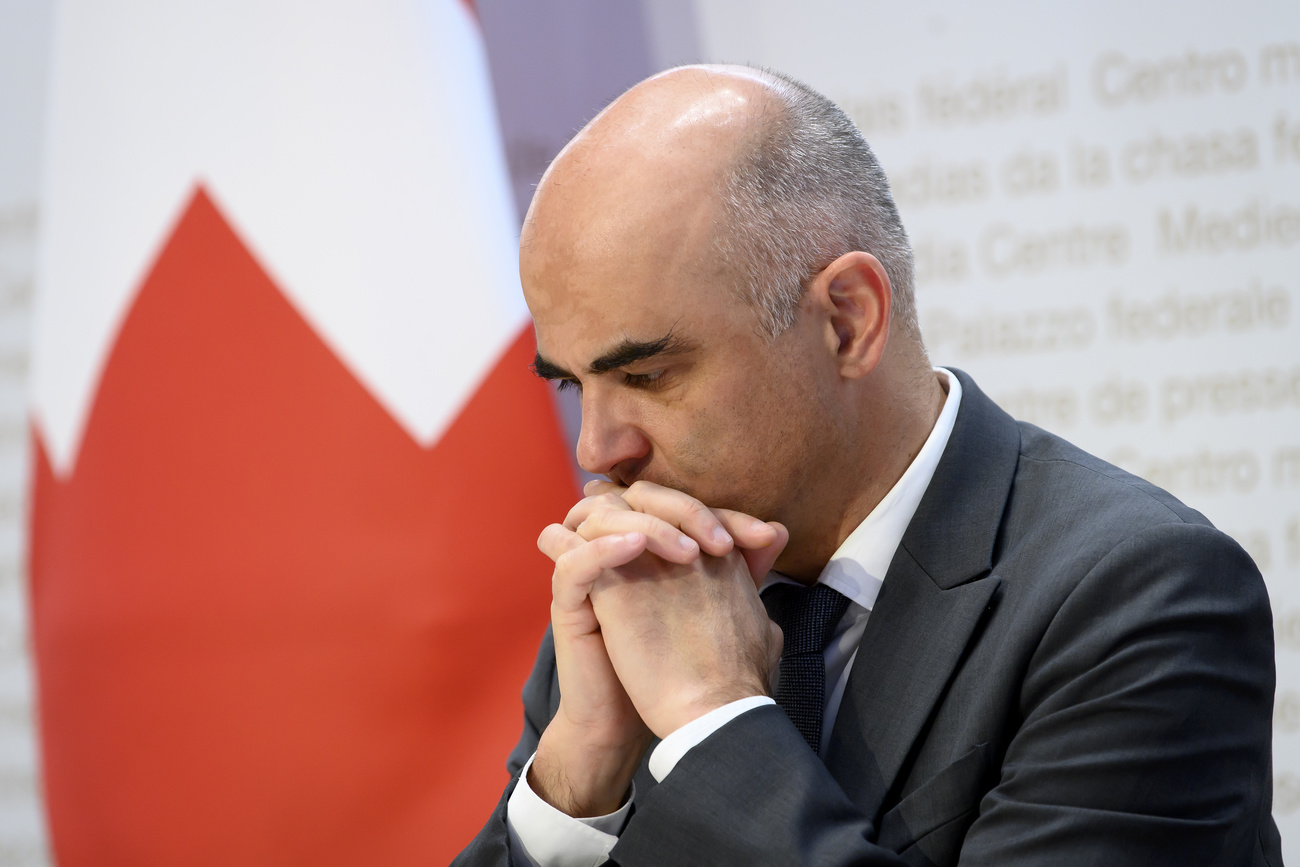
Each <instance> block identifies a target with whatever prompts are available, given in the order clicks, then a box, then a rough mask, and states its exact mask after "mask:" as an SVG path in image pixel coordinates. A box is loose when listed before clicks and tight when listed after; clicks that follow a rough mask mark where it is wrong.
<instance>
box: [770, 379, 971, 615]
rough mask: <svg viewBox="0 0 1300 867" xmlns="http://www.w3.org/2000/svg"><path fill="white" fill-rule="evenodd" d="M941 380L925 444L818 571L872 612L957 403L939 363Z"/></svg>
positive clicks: (955, 387) (956, 385)
mask: <svg viewBox="0 0 1300 867" xmlns="http://www.w3.org/2000/svg"><path fill="white" fill-rule="evenodd" d="M935 373H937V374H939V377H940V379H941V381H943V380H946V382H947V387H948V388H947V390H948V397H947V398H946V399H945V400H944V403H943V409H942V410H941V411H940V412H939V418H938V419H937V420H936V421H935V423H934V428H933V429H931V431H930V435H929V436H928V437H926V439H925V444H924V445H922V446H921V450H920V451H919V452H917V455H916V457H915V458H914V459H913V460H912V463H911V464H910V465H909V466H908V468H907V470H906V471H904V473H903V475H902V477H901V478H900V479H899V480H898V482H897V483H895V485H894V486H893V487H892V488H890V489H889V493H887V494H885V496H884V499H882V500H881V501H880V502H879V503H878V504H877V505H876V507H875V508H874V509H872V510H871V514H869V515H867V517H866V518H864V519H863V521H862V523H861V524H858V526H857V527H856V528H855V529H854V530H853V532H852V533H850V534H849V536H848V538H847V539H845V540H844V541H843V542H842V543H841V544H840V547H839V548H838V549H837V550H836V551H835V554H834V555H833V556H832V557H831V559H830V562H829V563H827V564H826V568H824V569H823V570H822V573H821V575H819V576H818V578H817V581H818V582H819V583H822V584H826V585H828V586H829V587H832V588H834V589H835V590H838V591H839V592H840V593H843V594H844V595H845V596H847V597H849V601H850V602H854V603H856V604H858V605H861V606H862V607H863V608H865V609H866V610H868V611H870V610H871V609H872V607H873V606H874V605H875V604H876V597H877V596H878V595H879V594H880V585H881V584H882V583H883V582H884V580H885V573H886V572H887V571H888V570H889V564H890V562H891V561H892V560H893V559H894V552H896V551H897V550H898V546H899V544H900V543H901V542H902V541H903V534H904V533H905V532H906V531H907V525H908V524H910V523H911V522H912V516H913V515H915V514H916V509H917V507H918V506H919V505H920V504H921V498H922V497H923V496H925V490H926V488H928V487H929V486H930V479H932V478H933V477H934V470H935V468H936V467H937V466H938V465H939V458H940V457H942V456H943V450H944V448H946V447H947V445H948V438H949V437H950V436H951V435H952V428H953V424H954V423H956V421H957V407H958V405H959V404H960V403H961V382H959V381H958V379H957V377H955V376H953V375H952V374H951V373H949V372H948V371H947V370H945V369H944V368H942V367H936V368H935ZM789 580H790V579H788V578H786V577H785V576H783V575H779V574H777V573H775V572H772V573H769V574H768V576H767V579H766V580H765V581H764V582H763V586H764V587H767V586H768V585H770V584H775V583H777V582H780V581H789Z"/></svg>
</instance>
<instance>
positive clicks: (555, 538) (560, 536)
mask: <svg viewBox="0 0 1300 867" xmlns="http://www.w3.org/2000/svg"><path fill="white" fill-rule="evenodd" d="M585 541H586V540H585V539H583V538H582V537H581V536H579V535H578V534H577V533H575V532H573V531H572V530H570V529H569V528H568V527H565V526H562V525H560V524H548V525H546V527H545V528H544V529H543V530H542V533H541V535H540V536H538V537H537V549H538V550H539V551H541V552H542V553H543V554H545V555H546V556H547V557H550V558H551V560H552V561H554V560H558V559H560V555H561V554H564V553H565V552H567V551H572V550H573V549H574V548H577V547H578V546H579V545H581V544H582V543H583V542H585Z"/></svg>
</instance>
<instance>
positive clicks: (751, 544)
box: [713, 509, 778, 548]
mask: <svg viewBox="0 0 1300 867" xmlns="http://www.w3.org/2000/svg"><path fill="white" fill-rule="evenodd" d="M713 516H714V517H715V518H717V519H718V522H719V523H720V524H722V527H723V529H725V530H726V531H727V532H728V533H730V534H731V538H732V539H733V540H735V543H736V547H737V548H766V547H767V546H768V545H771V544H772V543H773V542H775V541H776V540H777V535H778V534H777V532H776V530H775V529H773V527H772V525H771V524H768V523H767V522H765V521H760V520H759V519H758V518H754V517H751V516H749V515H746V514H745V513H744V512H733V511H732V510H731V509H714V510H713Z"/></svg>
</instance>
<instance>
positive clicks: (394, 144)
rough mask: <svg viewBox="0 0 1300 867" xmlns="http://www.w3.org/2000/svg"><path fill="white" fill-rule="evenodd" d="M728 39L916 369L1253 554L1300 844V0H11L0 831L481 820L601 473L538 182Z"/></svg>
mask: <svg viewBox="0 0 1300 867" xmlns="http://www.w3.org/2000/svg"><path fill="white" fill-rule="evenodd" d="M700 60H705V61H724V62H743V63H753V64H759V65H767V66H771V67H774V68H776V69H778V70H781V71H784V72H787V73H791V74H793V75H795V76H797V77H800V78H802V79H804V80H806V81H807V82H809V83H810V84H812V85H813V86H814V87H816V88H818V89H820V90H822V91H823V92H825V93H826V94H827V95H829V96H830V97H831V98H833V99H835V100H836V101H837V102H839V103H840V104H841V105H842V106H843V107H844V108H845V109H846V110H847V111H848V112H849V114H850V115H851V116H852V117H853V118H854V119H855V120H856V121H857V123H858V124H859V126H860V127H861V128H862V130H863V132H864V133H865V134H866V136H867V139H868V141H869V142H870V143H871V144H872V146H873V147H874V149H875V150H876V152H877V154H878V156H879V157H880V159H881V161H882V163H883V165H884V167H885V169H886V171H887V172H888V174H889V177H890V181H891V184H892V185H893V188H894V193H895V197H896V199H897V201H898V203H899V207H900V210H901V211H902V215H903V219H904V223H905V225H906V226H907V228H908V231H909V233H910V235H911V237H912V241H913V245H914V248H915V251H916V262H917V293H918V307H919V309H920V315H921V323H922V329H923V331H924V334H925V337H926V340H927V344H928V346H929V348H930V351H931V355H932V358H933V359H934V360H935V362H936V363H939V364H944V365H949V366H957V367H961V368H963V369H965V370H967V371H968V372H970V373H971V374H972V375H973V376H974V377H975V378H976V380H977V381H978V382H979V383H980V385H981V386H982V387H983V388H984V390H985V391H987V392H988V393H989V394H990V395H991V396H993V397H994V398H995V399H997V400H998V401H999V402H1000V403H1001V404H1002V405H1003V406H1004V407H1006V408H1007V409H1008V410H1009V411H1010V412H1012V414H1013V415H1016V416H1017V417H1020V418H1023V419H1027V420H1030V421H1033V422H1035V423H1037V424H1040V425H1042V426H1043V427H1046V428H1048V429H1050V430H1053V431H1055V432H1057V433H1060V434H1062V435H1064V436H1065V437H1067V438H1068V439H1071V440H1073V441H1075V442H1076V443H1078V444H1079V445H1081V446H1083V447H1084V448H1087V449H1089V450H1091V451H1093V452H1096V453H1097V454H1099V455H1101V456H1102V457H1104V458H1106V459H1108V460H1111V461H1113V462H1115V463H1117V464H1119V465H1120V466H1123V467H1124V468H1126V469H1129V470H1131V471H1133V472H1135V473H1137V474H1139V475H1142V476H1144V477H1146V478H1148V479H1150V480H1151V481H1153V482H1155V483H1156V484H1159V485H1161V486H1164V487H1166V488H1168V489H1170V490H1171V491H1173V492H1174V493H1175V494H1176V495H1177V496H1179V497H1180V498H1182V499H1183V500H1185V501H1186V502H1187V503H1189V504H1190V505H1192V506H1193V507H1195V508H1197V509H1199V510H1201V511H1202V512H1204V513H1205V514H1206V515H1207V516H1209V517H1210V518H1211V520H1213V521H1214V522H1215V523H1216V524H1217V525H1218V526H1219V527H1221V528H1222V529H1224V530H1225V531H1227V532H1228V533H1230V534H1232V535H1233V536H1234V537H1235V538H1236V539H1237V540H1238V541H1239V542H1241V544H1242V545H1243V546H1244V547H1245V548H1246V549H1247V550H1248V551H1249V552H1250V554H1251V555H1252V557H1253V558H1254V559H1255V561H1256V563H1257V564H1258V565H1259V567H1260V569H1261V570H1262V571H1263V573H1264V576H1265V579H1266V581H1267V583H1268V587H1269V592H1270V596H1271V599H1272V604H1273V611H1274V617H1275V635H1276V642H1277V654H1278V689H1277V699H1276V713H1275V720H1274V730H1275V755H1274V784H1275V794H1274V814H1275V816H1276V818H1277V821H1278V825H1279V827H1280V829H1281V832H1282V838H1283V846H1284V849H1285V851H1286V853H1287V857H1288V858H1289V859H1291V860H1295V859H1297V858H1300V842H1297V841H1298V840H1300V325H1298V324H1297V319H1300V310H1298V309H1297V305H1300V7H1298V6H1296V5H1295V4H1284V3H1276V2H1271V0H1243V2H1239V3H1234V4H1222V3H1212V2H1208V0H1195V2H1188V0H1184V2H1178V3H1175V2H1172V0H1159V2H1157V0H1146V2H1133V0H1125V2H1120V0H1089V2H1086V3H1085V2H1081V0H1080V2H1074V0H1071V2H1058V3H1052V4H1043V3H1032V2H1027V0H984V2H981V3H958V2H955V0H915V2H912V3H907V4H897V3H883V2H874V0H871V2H865V0H859V2H851V0H804V2H801V3H797V4H796V3H788V2H787V3H781V2H776V0H747V2H740V0H614V2H611V0H550V2H546V3H535V2H529V0H477V2H474V3H472V4H471V3H468V2H461V0H441V2H439V0H423V2H416V0H383V2H367V3H361V2H359V0H357V2H331V3H313V4H308V3H304V2H286V0H270V2H263V3H251V2H225V3H222V4H212V3H201V2H190V0H184V2H181V0H171V2H145V0H120V2H89V0H68V2H63V3H56V2H51V0H0V867H4V865H44V864H52V863H59V864H64V865H69V864H101V865H102V864H119V863H120V864H172V863H187V864H209V863H210V864H229V863H240V864H263V863H264V864H282V863H290V862H293V863H296V862H300V861H311V862H313V863H317V864H334V863H337V864H352V863H367V864H389V863H391V864H405V863H443V862H445V861H446V860H448V859H449V858H450V857H451V855H452V854H453V853H454V852H455V851H457V850H459V848H460V847H461V846H462V845H463V844H464V843H465V842H467V841H468V839H469V838H470V837H472V836H473V834H474V833H475V832H476V831H477V828H478V825H479V824H480V823H481V821H482V820H483V819H484V818H485V817H486V816H487V814H488V812H489V811H490V810H491V808H492V805H493V804H494V803H495V798H496V794H497V793H499V791H500V789H501V787H502V786H503V785H504V783H505V774H504V770H503V762H504V758H505V754H506V752H507V751H508V749H509V746H510V745H511V743H512V742H513V740H514V738H515V736H516V735H517V731H518V727H519V720H518V704H517V701H518V698H517V697H518V689H519V686H520V685H521V683H522V680H523V677H524V676H525V674H526V673H527V670H528V666H529V665H530V664H531V658H532V653H533V650H534V649H535V647H536V642H537V640H538V638H539V637H540V634H541V631H542V629H543V628H544V626H545V622H546V600H547V596H548V594H547V589H548V588H547V587H546V586H545V581H546V576H547V574H548V570H547V568H546V565H547V564H546V563H545V562H544V561H542V560H541V559H540V555H538V554H536V552H535V551H532V550H530V549H531V548H532V540H533V539H534V538H535V533H536V531H537V529H538V528H540V527H541V526H542V525H543V524H545V523H547V522H548V521H549V520H553V519H554V517H555V515H556V514H559V513H561V512H562V511H563V510H564V509H565V508H566V506H567V504H568V503H569V502H571V500H572V498H573V497H574V496H575V493H574V491H575V482H576V481H579V480H580V479H579V478H578V477H579V475H580V474H579V473H578V471H577V469H576V467H574V466H573V464H572V458H571V449H569V448H568V446H567V445H566V443H567V442H571V441H572V438H573V436H574V435H575V433H576V429H577V424H578V421H579V420H578V416H577V410H576V407H575V406H573V405H572V404H571V403H566V402H563V401H558V400H557V399H556V398H555V396H554V395H552V394H550V393H549V392H548V391H546V390H545V389H544V388H543V387H541V386H540V385H539V384H537V383H535V382H532V381H531V380H529V379H528V377H527V376H525V375H524V374H525V373H526V371H525V369H524V368H525V364H526V362H527V360H528V359H530V358H531V355H532V348H531V345H530V342H529V341H530V339H531V337H530V334H529V329H528V326H527V321H526V311H525V310H524V309H523V306H522V302H521V299H520V298H519V290H518V283H517V275H516V274H515V273H514V266H515V255H516V254H515V251H514V250H513V245H514V242H515V241H516V240H517V230H518V221H519V219H520V217H521V215H522V214H523V213H524V211H525V210H526V208H527V206H528V203H529V201H530V198H531V195H532V190H533V188H534V185H535V183H536V181H537V179H538V177H539V176H540V175H541V173H542V171H543V170H544V169H545V167H546V165H547V164H548V163H549V161H550V160H551V158H552V157H553V156H554V155H555V154H556V153H557V152H558V150H559V149H560V147H562V145H563V144H564V143H565V141H567V140H568V138H569V137H570V136H571V135H572V134H573V133H574V132H575V131H576V130H577V129H578V128H579V127H581V125H582V124H583V123H584V122H585V121H586V120H588V119H589V118H590V117H591V116H592V115H593V114H594V113H595V112H596V111H597V110H599V109H600V108H601V107H602V106H603V105H604V104H606V103H607V102H608V101H609V100H610V99H612V98H613V97H614V96H616V95H618V94H619V93H620V92H621V91H622V90H623V89H625V88H626V87H628V86H629V85H631V84H633V83H635V82H636V81H638V80H640V79H642V78H644V77H645V76H647V75H649V74H651V73H653V72H655V71H658V70H660V69H663V68H666V67H669V66H672V65H676V64H680V63H688V62H693V61H700ZM502 492H505V496H504V497H503V496H501V493H502ZM503 501H504V503H505V504H504V505H503ZM485 514H489V515H491V516H492V518H491V521H490V522H488V523H490V524H491V526H490V527H488V528H487V529H485V528H484V527H483V526H482V525H483V524H484V523H485V522H484V521H483V520H482V518H481V516H482V515H485ZM503 600H511V601H509V602H505V603H504V604H503ZM489 631H490V632H491V634H492V635H493V636H494V640H493V641H492V642H490V643H486V642H485V641H484V639H483V638H482V634H484V633H487V632H489ZM502 636H506V638H505V639H504V640H502V639H501V637H502Z"/></svg>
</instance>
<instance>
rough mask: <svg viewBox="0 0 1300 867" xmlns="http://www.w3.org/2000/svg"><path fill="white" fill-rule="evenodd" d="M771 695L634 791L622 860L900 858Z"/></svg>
mask: <svg viewBox="0 0 1300 867" xmlns="http://www.w3.org/2000/svg"><path fill="white" fill-rule="evenodd" d="M874 836H875V834H874V831H873V829H872V826H871V823H870V822H869V821H868V820H867V819H866V818H865V817H864V816H863V815H862V814H861V813H860V812H859V811H858V809H857V808H856V807H855V806H854V805H853V804H852V802H850V801H849V799H848V797H847V796H845V794H844V793H843V791H842V790H841V789H840V787H839V784H837V783H836V782H835V780H834V778H833V777H831V775H830V772H829V771H827V770H826V766H825V765H823V764H822V762H821V760H820V759H818V758H817V756H816V755H815V754H814V753H813V752H812V750H810V749H808V745H807V743H806V742H805V741H804V740H803V737H802V736H801V735H800V734H799V732H798V731H797V730H796V729H795V727H794V726H793V725H792V724H791V723H790V720H789V718H787V717H786V715H785V713H784V712H783V711H782V710H781V709H780V708H778V707H776V706H774V705H767V706H764V707H760V708H756V709H754V710H751V711H748V712H746V713H744V714H741V715H740V716H739V717H737V718H736V719H734V720H732V721H731V722H729V723H727V724H726V725H725V726H723V727H722V728H720V729H718V731H716V732H714V733H713V734H712V735H710V736H709V737H708V738H706V739H705V740H704V741H702V742H701V743H700V744H698V745H696V746H695V747H694V748H692V749H691V750H690V752H688V753H687V754H686V755H685V756H683V757H682V759H681V760H680V761H679V762H678V763H677V766H676V767H675V768H674V769H673V771H672V773H670V774H669V775H668V776H667V777H665V778H664V779H663V781H662V782H660V784H659V785H658V786H656V787H654V788H653V789H652V790H651V791H649V792H647V793H646V795H645V797H643V798H638V801H637V805H636V813H635V814H634V815H633V817H632V820H631V821H630V822H628V825H627V828H626V829H624V831H623V834H622V835H621V836H620V837H619V841H618V844H617V845H616V846H615V847H614V850H613V851H612V852H611V853H610V856H611V859H612V860H613V861H615V862H617V863H618V864H620V865H624V867H647V865H657V867H667V865H681V867H693V865H699V867H709V865H717V864H763V865H802V864H818V865H854V867H900V865H903V864H905V863H906V862H904V861H903V860H900V859H899V857H898V856H897V855H895V854H893V853H892V852H888V851H886V850H884V849H881V848H880V847H878V846H875V845H874V844H872V843H870V842H868V840H870V839H872V838H873V837H874Z"/></svg>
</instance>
